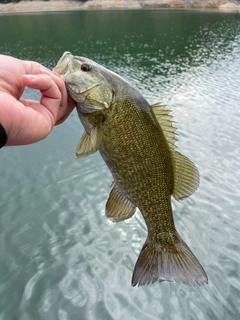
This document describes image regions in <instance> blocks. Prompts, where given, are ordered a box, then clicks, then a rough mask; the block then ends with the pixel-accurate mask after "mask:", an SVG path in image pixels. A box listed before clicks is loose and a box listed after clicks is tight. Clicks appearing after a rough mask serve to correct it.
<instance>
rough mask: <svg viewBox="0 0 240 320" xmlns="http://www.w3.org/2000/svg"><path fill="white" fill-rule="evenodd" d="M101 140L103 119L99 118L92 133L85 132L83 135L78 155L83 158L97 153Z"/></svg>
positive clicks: (78, 147)
mask: <svg viewBox="0 0 240 320" xmlns="http://www.w3.org/2000/svg"><path fill="white" fill-rule="evenodd" d="M101 141H102V121H101V119H99V121H98V122H97V124H96V126H95V127H93V129H92V130H91V133H90V134H88V133H87V132H84V134H83V135H82V137H81V139H80V141H79V143H78V146H77V149H76V157H77V158H82V157H86V156H88V155H90V154H93V153H95V152H96V151H97V150H98V148H99V146H100V143H101Z"/></svg>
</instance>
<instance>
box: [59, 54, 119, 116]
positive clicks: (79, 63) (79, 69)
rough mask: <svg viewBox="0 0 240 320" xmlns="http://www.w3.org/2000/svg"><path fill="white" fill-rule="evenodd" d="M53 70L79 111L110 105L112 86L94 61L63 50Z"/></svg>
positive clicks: (95, 109) (86, 111) (104, 107)
mask: <svg viewBox="0 0 240 320" xmlns="http://www.w3.org/2000/svg"><path fill="white" fill-rule="evenodd" d="M103 69H104V68H103ZM53 71H54V72H55V73H57V74H58V75H59V76H60V77H61V78H62V79H63V81H64V82H65V85H66V87H67V89H68V92H69V94H70V96H71V97H72V98H73V100H74V101H75V102H76V105H77V109H78V112H79V113H94V112H101V111H106V110H107V109H109V108H110V107H111V104H112V101H113V97H114V91H113V88H112V86H111V84H110V83H109V81H108V80H107V79H106V77H105V76H104V70H101V66H100V65H98V64H97V63H95V62H94V61H92V60H90V59H87V58H84V57H79V56H73V55H72V54H71V53H70V52H65V53H64V54H63V55H62V57H61V58H60V60H59V61H58V63H57V65H56V67H55V68H54V69H53Z"/></svg>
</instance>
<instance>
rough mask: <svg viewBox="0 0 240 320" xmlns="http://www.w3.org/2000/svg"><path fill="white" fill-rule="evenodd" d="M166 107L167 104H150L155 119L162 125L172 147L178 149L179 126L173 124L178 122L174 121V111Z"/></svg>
mask: <svg viewBox="0 0 240 320" xmlns="http://www.w3.org/2000/svg"><path fill="white" fill-rule="evenodd" d="M165 107H166V106H165V105H161V104H160V103H155V104H153V105H151V106H150V110H151V114H152V116H153V118H154V120H155V121H156V122H157V123H158V124H159V126H160V127H161V129H162V131H163V134H164V136H165V138H166V140H167V142H168V145H169V147H170V149H171V150H174V149H176V146H175V142H176V141H177V138H176V136H177V133H176V131H177V128H176V127H174V126H173V124H174V123H176V122H174V121H172V118H173V116H172V115H171V114H170V113H171V112H172V111H171V110H169V109H167V108H165Z"/></svg>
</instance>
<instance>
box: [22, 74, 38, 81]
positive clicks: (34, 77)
mask: <svg viewBox="0 0 240 320" xmlns="http://www.w3.org/2000/svg"><path fill="white" fill-rule="evenodd" d="M24 77H26V78H28V79H29V80H36V79H37V78H38V76H36V75H35V74H25V75H24Z"/></svg>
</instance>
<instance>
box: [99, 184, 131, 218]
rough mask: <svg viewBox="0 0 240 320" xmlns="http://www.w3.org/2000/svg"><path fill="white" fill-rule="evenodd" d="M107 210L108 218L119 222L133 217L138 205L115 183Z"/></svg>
mask: <svg viewBox="0 0 240 320" xmlns="http://www.w3.org/2000/svg"><path fill="white" fill-rule="evenodd" d="M105 211H106V216H107V218H108V219H110V220H111V221H113V222H119V221H123V220H126V219H129V218H131V217H132V216H133V215H134V213H135V211H136V207H135V205H134V204H132V202H130V201H129V200H128V199H127V198H126V197H125V196H124V195H123V194H122V192H121V191H120V190H119V189H118V187H117V186H116V184H115V183H113V185H112V190H111V192H110V195H109V198H108V201H107V204H106V209H105Z"/></svg>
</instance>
